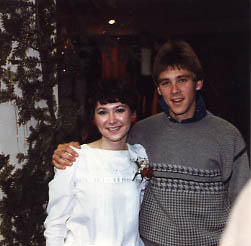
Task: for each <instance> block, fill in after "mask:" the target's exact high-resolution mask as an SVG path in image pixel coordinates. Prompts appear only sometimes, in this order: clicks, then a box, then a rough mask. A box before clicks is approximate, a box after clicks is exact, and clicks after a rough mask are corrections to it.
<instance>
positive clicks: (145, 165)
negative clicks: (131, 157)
mask: <svg viewBox="0 0 251 246" xmlns="http://www.w3.org/2000/svg"><path fill="white" fill-rule="evenodd" d="M134 162H135V163H136V165H137V166H138V171H137V172H136V173H135V175H134V178H133V180H134V179H135V178H136V177H137V176H138V175H139V174H140V176H141V179H142V181H143V179H145V180H150V179H151V177H152V173H153V171H152V168H151V167H150V166H149V162H148V160H147V159H142V158H138V159H137V160H136V161H134Z"/></svg>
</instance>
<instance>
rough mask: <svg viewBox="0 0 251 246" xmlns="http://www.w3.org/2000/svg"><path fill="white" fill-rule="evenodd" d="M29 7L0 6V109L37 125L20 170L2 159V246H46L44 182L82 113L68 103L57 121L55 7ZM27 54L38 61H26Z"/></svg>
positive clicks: (20, 2) (47, 3)
mask: <svg viewBox="0 0 251 246" xmlns="http://www.w3.org/2000/svg"><path fill="white" fill-rule="evenodd" d="M33 2H34V3H32V2H31V1H27V0H6V1H3V0H2V1H1V11H0V15H1V18H2V22H3V27H4V30H3V31H1V32H0V45H1V49H0V61H1V62H0V66H1V70H0V79H1V82H0V85H1V87H0V103H5V102H8V101H11V102H13V103H15V104H16V106H17V107H18V118H19V122H18V124H26V123H27V122H29V121H30V120H31V119H32V120H33V121H34V120H35V122H36V124H35V125H33V126H32V127H30V135H29V137H28V139H27V143H28V145H29V148H28V152H27V154H26V155H24V154H23V153H19V154H18V155H17V159H18V162H19V163H20V164H21V168H16V167H15V166H16V165H14V164H15V163H9V157H8V156H6V155H1V156H0V165H1V170H0V186H1V189H2V191H3V193H4V196H3V199H2V200H0V217H1V224H0V235H1V236H3V237H4V239H3V240H2V241H1V242H0V244H1V245H3V246H19V245H22V246H24V245H32V246H36V245H37V246H38V245H39V246H42V245H45V240H44V237H43V231H44V228H43V222H44V220H45V217H46V205H47V201H48V182H49V181H50V179H51V178H52V175H53V166H52V164H51V157H52V153H53V150H54V149H55V148H56V146H57V144H58V143H62V142H64V141H67V140H68V139H67V138H68V137H69V136H71V137H72V138H74V135H73V134H74V129H75V128H76V122H77V120H78V116H79V114H80V113H81V112H83V108H81V109H80V108H79V107H77V106H76V105H74V104H72V103H69V104H68V108H67V109H64V110H60V111H59V115H58V117H57V115H56V114H57V113H56V111H57V106H56V102H55V98H54V95H53V87H54V86H55V85H56V84H57V83H58V67H59V64H60V62H61V60H60V59H62V57H59V54H58V53H59V52H56V51H60V50H61V47H62V43H63V42H64V40H61V41H60V40H59V39H57V40H55V38H56V37H55V28H56V26H55V23H56V12H55V10H56V6H55V3H54V1H53V0H43V1H39V0H36V1H33ZM11 44H12V45H13V47H14V49H13V50H12V52H11V47H12V46H11ZM31 49H32V50H33V51H36V52H37V54H38V55H39V56H37V57H35V56H34V57H31V56H28V55H27V52H29V50H31ZM5 64H12V65H13V67H15V68H16V72H11V71H10V70H8V69H6V67H4V66H3V65H5ZM69 76H70V75H69ZM61 79H62V78H61ZM62 80H63V79H62ZM70 82H71V81H67V83H70ZM16 91H18V92H19V93H15V92H16ZM41 103H42V104H41ZM69 112H70V115H68V113H69ZM65 115H66V116H65ZM66 119H69V120H66Z"/></svg>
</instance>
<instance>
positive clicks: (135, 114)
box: [131, 110, 137, 123]
mask: <svg viewBox="0 0 251 246" xmlns="http://www.w3.org/2000/svg"><path fill="white" fill-rule="evenodd" d="M136 120H137V113H136V110H135V111H134V112H133V113H132V115H131V122H132V123H135V122H136Z"/></svg>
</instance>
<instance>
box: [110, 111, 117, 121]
mask: <svg viewBox="0 0 251 246" xmlns="http://www.w3.org/2000/svg"><path fill="white" fill-rule="evenodd" d="M115 120H116V116H115V114H114V113H110V114H109V123H114V122H115Z"/></svg>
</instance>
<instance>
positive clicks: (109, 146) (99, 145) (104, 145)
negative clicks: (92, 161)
mask: <svg viewBox="0 0 251 246" xmlns="http://www.w3.org/2000/svg"><path fill="white" fill-rule="evenodd" d="M89 145H90V146H91V147H93V148H96V149H105V150H127V149H128V147H127V144H126V142H125V141H116V142H109V143H108V142H107V141H106V140H105V139H104V138H100V139H99V140H97V141H94V142H92V143H90V144H89Z"/></svg>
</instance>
